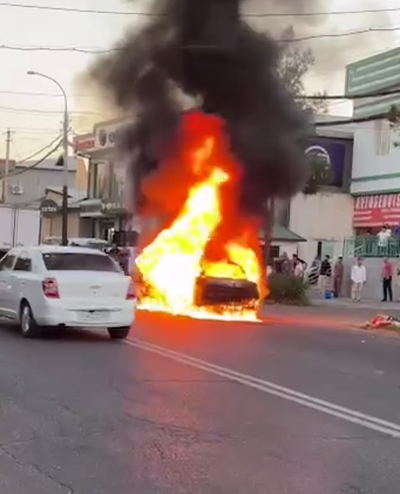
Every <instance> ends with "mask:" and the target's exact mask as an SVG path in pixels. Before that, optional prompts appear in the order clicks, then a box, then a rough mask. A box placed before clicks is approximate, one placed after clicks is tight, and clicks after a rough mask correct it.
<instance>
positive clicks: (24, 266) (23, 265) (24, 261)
mask: <svg viewBox="0 0 400 494" xmlns="http://www.w3.org/2000/svg"><path fill="white" fill-rule="evenodd" d="M14 271H32V260H31V259H30V257H29V255H28V254H27V253H26V252H22V254H21V255H20V256H19V257H18V259H17V262H16V263H15V266H14Z"/></svg>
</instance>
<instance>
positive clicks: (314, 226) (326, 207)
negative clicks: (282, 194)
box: [289, 192, 354, 263]
mask: <svg viewBox="0 0 400 494" xmlns="http://www.w3.org/2000/svg"><path fill="white" fill-rule="evenodd" d="M353 203H354V199H353V198H352V197H351V196H350V195H349V194H345V193H341V192H320V193H318V194H315V195H311V196H308V195H304V194H299V195H297V196H296V197H294V198H293V199H292V202H291V207H290V222H289V228H290V230H292V231H293V232H295V233H297V234H298V235H300V236H301V237H303V238H305V239H307V242H301V243H299V244H298V254H299V256H300V257H302V258H303V259H304V260H305V261H306V262H307V263H310V262H311V261H312V260H313V259H314V258H315V256H316V255H317V250H318V242H322V243H323V244H325V246H326V245H327V244H329V246H330V248H329V249H328V250H325V251H324V250H323V253H324V254H325V253H326V254H330V255H331V256H332V257H333V258H336V257H338V256H340V255H341V254H342V249H343V241H344V239H345V238H346V237H351V236H352V235H353V225H352V221H353Z"/></svg>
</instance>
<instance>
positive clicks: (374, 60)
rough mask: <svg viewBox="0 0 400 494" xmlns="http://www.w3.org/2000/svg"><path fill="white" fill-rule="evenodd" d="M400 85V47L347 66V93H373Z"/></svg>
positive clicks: (349, 94)
mask: <svg viewBox="0 0 400 494" xmlns="http://www.w3.org/2000/svg"><path fill="white" fill-rule="evenodd" d="M398 86H400V47H399V48H395V49H393V50H390V51H387V52H385V53H380V54H378V55H373V56H371V57H368V58H365V59H364V60H360V61H359V62H355V63H352V64H350V65H348V66H347V67H346V95H348V96H350V97H351V96H358V95H362V94H371V93H374V92H380V91H385V90H389V89H392V88H396V87H398Z"/></svg>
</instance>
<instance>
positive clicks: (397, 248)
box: [343, 235, 400, 258]
mask: <svg viewBox="0 0 400 494" xmlns="http://www.w3.org/2000/svg"><path fill="white" fill-rule="evenodd" d="M343 256H344V257H357V256H361V257H391V258H393V257H399V256H400V237H399V236H393V237H391V238H389V239H388V240H387V241H386V242H385V243H384V244H383V243H382V242H380V241H379V239H378V237H376V236H373V235H369V236H362V237H361V236H360V237H350V238H346V239H345V240H344V242H343Z"/></svg>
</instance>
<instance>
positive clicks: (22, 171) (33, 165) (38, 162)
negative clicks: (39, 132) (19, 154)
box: [1, 139, 62, 179]
mask: <svg viewBox="0 0 400 494" xmlns="http://www.w3.org/2000/svg"><path fill="white" fill-rule="evenodd" d="M61 143H62V139H60V140H59V141H58V142H57V144H56V145H55V146H54V147H53V148H51V149H50V151H48V152H47V153H46V154H45V155H44V156H42V158H40V159H39V160H38V161H36V162H35V163H33V164H32V165H30V166H27V167H25V168H23V169H22V170H14V171H12V172H10V173H8V174H6V175H3V176H2V177H1V178H2V179H4V178H7V177H15V176H17V175H21V174H22V173H26V172H28V171H29V170H33V169H35V168H36V167H38V166H39V165H41V164H42V163H43V161H45V160H46V159H47V158H48V157H49V156H51V155H52V154H54V153H55V152H56V151H57V149H58V148H59V147H60V146H61Z"/></svg>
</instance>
